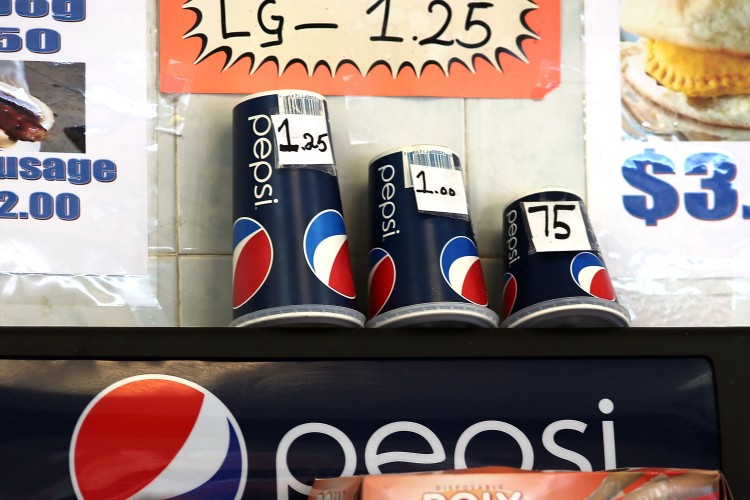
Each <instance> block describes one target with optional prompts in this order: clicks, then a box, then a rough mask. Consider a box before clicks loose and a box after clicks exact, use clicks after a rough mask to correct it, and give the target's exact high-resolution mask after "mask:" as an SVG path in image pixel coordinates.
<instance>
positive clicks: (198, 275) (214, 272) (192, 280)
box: [178, 255, 232, 327]
mask: <svg viewBox="0 0 750 500" xmlns="http://www.w3.org/2000/svg"><path fill="white" fill-rule="evenodd" d="M178 266H179V283H180V284H179V287H180V302H179V304H180V305H179V323H180V326H217V327H223V326H227V325H229V323H231V322H232V257H231V256H229V255H187V256H180V257H179V262H178Z"/></svg>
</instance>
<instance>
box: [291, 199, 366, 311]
mask: <svg viewBox="0 0 750 500" xmlns="http://www.w3.org/2000/svg"><path fill="white" fill-rule="evenodd" d="M304 248H305V259H307V264H308V265H309V266H310V269H311V270H312V272H313V273H314V274H315V276H316V277H317V278H318V279H319V280H320V281H321V282H322V283H323V284H325V285H326V286H327V287H328V288H330V289H331V290H333V291H334V292H336V293H338V294H339V295H343V296H344V297H347V298H350V299H353V298H354V297H356V293H355V290H354V277H353V276H352V265H351V261H350V260H349V243H348V241H347V238H346V227H345V226H344V217H343V216H342V215H341V214H340V213H339V212H337V211H336V210H324V211H323V212H320V213H319V214H318V215H316V216H315V217H313V219H312V220H311V221H310V223H309V224H308V225H307V229H306V230H305V237H304Z"/></svg>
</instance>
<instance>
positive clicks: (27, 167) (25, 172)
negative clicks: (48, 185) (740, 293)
mask: <svg viewBox="0 0 750 500" xmlns="http://www.w3.org/2000/svg"><path fill="white" fill-rule="evenodd" d="M40 165H41V162H40V161H39V159H38V158H32V157H29V156H27V157H24V158H21V160H20V161H19V162H18V166H19V168H20V169H21V172H20V175H21V179H25V180H27V181H35V180H37V179H41V178H42V169H40V168H39V166H40Z"/></svg>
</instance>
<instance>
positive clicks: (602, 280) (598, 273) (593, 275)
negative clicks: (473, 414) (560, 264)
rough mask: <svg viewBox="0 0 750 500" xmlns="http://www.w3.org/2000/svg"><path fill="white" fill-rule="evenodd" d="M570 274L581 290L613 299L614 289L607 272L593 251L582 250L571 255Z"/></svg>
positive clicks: (595, 295) (599, 296)
mask: <svg viewBox="0 0 750 500" xmlns="http://www.w3.org/2000/svg"><path fill="white" fill-rule="evenodd" d="M570 274H571V276H572V277H573V280H574V281H575V282H576V283H577V284H578V286H579V287H581V290H583V291H584V292H586V293H588V294H589V295H593V296H594V297H598V298H600V299H605V300H615V289H614V287H613V286H612V281H611V280H610V279H609V273H608V272H607V270H606V269H605V267H604V263H603V262H602V261H601V259H600V258H599V257H597V256H596V255H594V254H593V253H589V252H582V253H579V254H578V255H576V256H575V257H573V261H572V262H571V263H570Z"/></svg>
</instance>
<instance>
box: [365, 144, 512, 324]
mask: <svg viewBox="0 0 750 500" xmlns="http://www.w3.org/2000/svg"><path fill="white" fill-rule="evenodd" d="M417 163H418V164H419V165H424V166H427V167H439V168H450V169H453V170H459V171H460V170H461V164H460V161H459V158H458V156H457V155H456V154H455V153H453V152H452V151H451V150H449V149H446V148H443V147H440V146H431V145H424V146H422V145H417V146H411V147H407V148H402V149H398V150H395V151H392V152H388V153H385V154H382V155H380V156H378V157H376V158H374V159H373V160H372V161H371V162H370V166H369V193H370V194H369V198H370V200H369V205H370V221H371V240H370V241H371V248H370V254H369V258H370V273H369V279H368V292H369V294H368V303H369V306H368V307H369V320H368V322H367V324H366V326H368V327H389V328H390V327H478V328H490V327H496V326H497V323H498V317H497V315H496V314H495V313H494V312H493V311H492V310H490V309H489V308H488V307H487V303H488V300H487V291H486V288H485V282H484V276H483V273H482V265H481V261H480V258H479V251H478V250H477V244H476V241H475V240H474V233H473V230H472V226H471V221H470V220H469V218H468V216H466V217H454V216H446V215H444V214H437V213H429V212H424V211H420V210H419V209H418V205H417V200H416V197H415V187H414V185H412V179H411V175H410V165H414V164H417Z"/></svg>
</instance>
